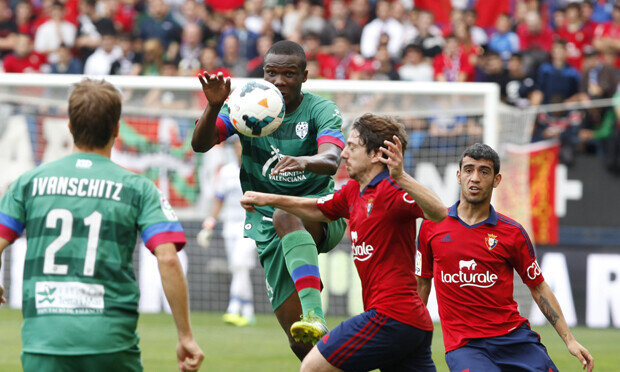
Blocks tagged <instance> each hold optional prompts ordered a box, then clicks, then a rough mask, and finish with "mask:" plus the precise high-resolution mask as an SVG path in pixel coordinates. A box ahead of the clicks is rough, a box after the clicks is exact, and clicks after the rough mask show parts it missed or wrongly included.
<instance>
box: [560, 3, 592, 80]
mask: <svg viewBox="0 0 620 372" xmlns="http://www.w3.org/2000/svg"><path fill="white" fill-rule="evenodd" d="M557 36H558V37H559V38H560V39H564V40H566V51H567V59H566V60H567V62H568V64H570V65H571V66H573V67H574V68H576V69H577V70H580V69H581V62H582V61H581V60H582V59H583V54H582V53H581V51H582V50H583V48H585V47H586V46H589V45H590V44H592V30H590V29H587V28H586V27H585V26H584V22H583V20H582V19H581V8H580V6H579V4H576V3H570V4H568V6H567V7H566V23H565V24H564V25H563V26H562V27H560V28H559V29H558V32H557Z"/></svg>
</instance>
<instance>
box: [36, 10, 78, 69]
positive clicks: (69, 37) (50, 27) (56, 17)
mask: <svg viewBox="0 0 620 372" xmlns="http://www.w3.org/2000/svg"><path fill="white" fill-rule="evenodd" d="M63 16H64V9H63V4H62V3H61V2H60V1H54V3H53V5H52V8H51V19H50V20H48V21H46V22H45V23H43V24H42V25H41V26H39V28H38V29H37V32H36V34H35V37H34V50H35V51H37V52H38V53H42V54H48V56H47V58H48V60H49V61H50V62H52V63H54V62H57V61H58V56H57V55H56V50H58V48H59V47H60V44H65V45H66V46H68V47H70V48H73V44H74V43H75V35H76V33H77V28H76V27H75V25H73V24H72V23H70V22H67V21H65V20H63Z"/></svg>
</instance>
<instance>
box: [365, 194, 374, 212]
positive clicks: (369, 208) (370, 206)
mask: <svg viewBox="0 0 620 372" xmlns="http://www.w3.org/2000/svg"><path fill="white" fill-rule="evenodd" d="M373 201H374V199H373V198H370V199H368V204H366V217H368V216H370V212H372V202H373Z"/></svg>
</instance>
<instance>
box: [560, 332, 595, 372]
mask: <svg viewBox="0 0 620 372" xmlns="http://www.w3.org/2000/svg"><path fill="white" fill-rule="evenodd" d="M566 347H567V348H568V351H569V352H570V353H571V354H573V355H574V356H576V357H577V359H579V361H580V362H581V365H582V368H583V369H586V368H587V369H588V372H592V369H593V368H594V358H593V357H592V354H590V352H589V351H588V349H586V348H585V347H583V346H581V344H580V343H579V342H577V340H575V339H572V340H571V341H569V342H567V343H566Z"/></svg>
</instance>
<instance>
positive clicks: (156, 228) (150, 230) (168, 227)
mask: <svg viewBox="0 0 620 372" xmlns="http://www.w3.org/2000/svg"><path fill="white" fill-rule="evenodd" d="M165 232H180V233H183V226H181V224H180V223H179V222H159V223H156V224H153V225H151V226H149V227H147V228H146V229H144V231H143V232H142V235H141V236H142V241H143V242H144V244H145V245H146V243H147V242H148V241H149V240H151V238H152V237H153V236H155V235H157V234H161V233H165Z"/></svg>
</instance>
